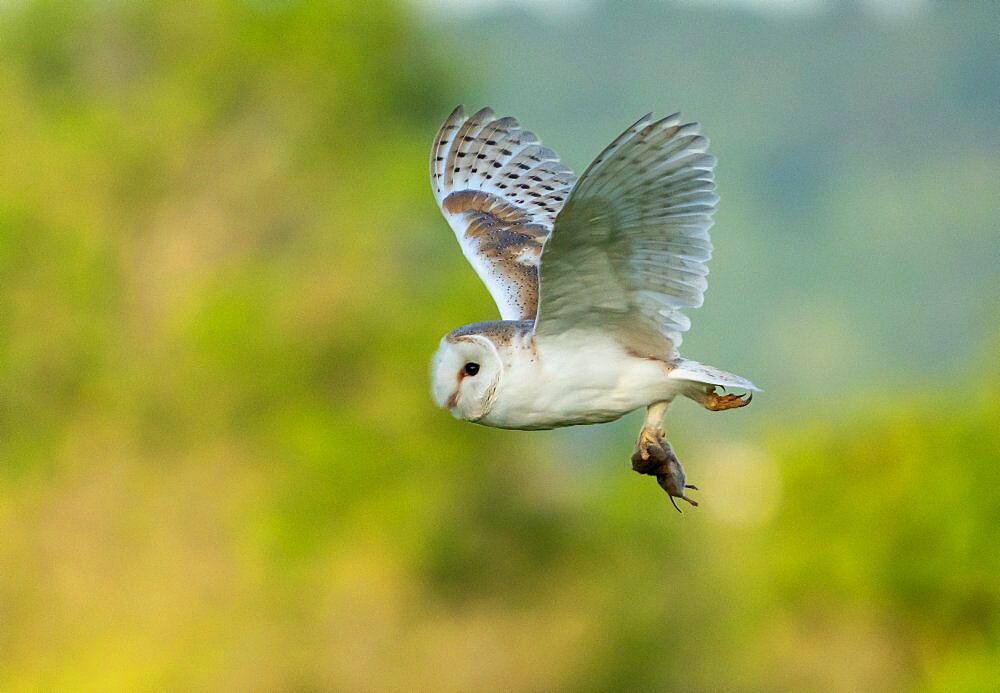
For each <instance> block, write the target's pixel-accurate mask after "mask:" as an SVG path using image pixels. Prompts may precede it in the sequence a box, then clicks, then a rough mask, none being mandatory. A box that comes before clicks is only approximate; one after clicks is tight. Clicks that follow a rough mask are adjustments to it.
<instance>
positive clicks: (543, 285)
mask: <svg viewBox="0 0 1000 693" xmlns="http://www.w3.org/2000/svg"><path fill="white" fill-rule="evenodd" d="M707 147H708V140H707V139H705V137H703V136H702V135H701V134H700V133H699V128H698V125H697V124H696V123H686V124H682V123H681V121H680V119H679V117H678V115H677V114H674V115H671V116H668V117H666V118H663V119H660V120H655V121H654V120H653V119H652V118H651V116H648V115H647V116H645V117H643V118H641V119H640V120H639V121H638V122H636V123H635V124H634V125H632V126H631V127H629V128H628V129H626V130H625V132H623V133H622V134H621V135H619V136H618V137H617V138H616V139H615V140H614V141H613V142H612V143H611V144H610V145H608V146H607V147H606V148H605V149H604V151H603V152H601V154H599V155H598V157H597V158H596V159H595V160H594V161H593V163H591V164H590V166H588V167H587V169H586V171H584V173H583V175H581V176H580V178H579V179H577V178H576V177H575V176H574V175H573V174H572V172H571V171H570V170H569V169H568V168H566V166H564V165H563V164H562V163H561V162H560V161H559V158H558V157H557V156H556V154H555V152H553V151H552V150H551V149H548V148H547V147H544V146H542V144H541V142H539V140H538V138H537V137H536V136H535V135H534V133H532V132H529V131H527V130H524V129H523V128H521V126H520V125H519V124H518V122H517V121H516V120H515V119H513V118H510V117H506V118H495V117H494V113H493V111H492V110H490V109H488V108H484V109H482V110H481V111H478V112H477V113H475V114H473V115H472V116H469V117H466V116H465V114H464V112H463V110H462V108H461V107H459V108H456V109H455V111H454V112H452V114H451V115H450V116H449V117H448V119H447V120H446V121H445V122H444V124H443V125H442V126H441V129H440V130H439V131H438V134H437V136H436V137H435V140H434V145H433V147H432V149H431V186H432V188H433V190H434V196H435V199H436V200H437V202H438V205H439V206H440V208H441V211H442V213H443V214H444V216H445V218H446V219H447V220H448V223H449V225H450V226H451V228H452V230H453V231H454V232H455V236H456V237H457V239H458V242H459V245H460V246H461V247H462V252H463V253H464V254H465V257H466V258H467V259H468V260H469V262H470V264H471V265H472V267H473V268H474V269H475V270H476V273H477V274H478V275H479V277H480V279H482V281H483V283H484V284H485V285H486V287H487V289H488V290H489V292H490V295H491V296H492V297H493V299H494V301H495V302H496V304H497V307H498V308H499V310H500V317H501V320H495V321H486V322H478V323H474V324H471V325H466V326H464V327H460V328H458V329H456V330H453V331H452V332H450V333H448V334H447V335H445V336H444V337H443V338H442V340H441V344H440V346H439V348H438V351H437V353H436V354H435V355H434V360H433V364H432V380H433V386H432V389H433V393H434V397H435V400H436V401H437V403H438V404H439V405H440V406H442V407H446V408H447V409H449V410H450V411H451V413H452V414H453V415H454V416H455V417H457V418H460V419H464V420H467V421H473V422H476V423H480V424H484V425H487V426H496V427H500V428H518V429H541V428H555V427H558V426H569V425H574V424H591V423H602V422H606V421H613V420H615V419H617V418H619V417H621V416H622V415H624V414H626V413H628V412H630V411H632V410H634V409H637V408H639V407H643V406H645V407H647V414H646V420H645V423H644V425H643V427H642V430H641V431H640V434H639V439H638V442H637V443H636V449H635V452H634V454H633V456H632V465H633V469H635V470H636V471H638V472H640V473H643V474H650V475H652V476H655V477H656V478H657V480H658V481H659V483H660V485H661V486H662V487H663V489H664V490H666V491H667V493H668V494H669V495H670V497H671V502H673V499H674V498H683V499H684V500H687V501H688V502H689V503H691V504H693V505H697V503H695V502H694V501H693V500H691V499H690V498H688V497H687V495H686V492H685V488H693V487H692V486H689V485H687V484H686V483H685V476H684V471H683V468H682V467H681V465H680V462H679V461H678V460H677V457H676V456H675V455H674V453H673V450H672V449H671V447H670V445H669V443H667V441H666V439H665V438H664V435H663V429H662V428H661V420H662V418H663V414H664V412H665V411H666V408H667V405H669V403H670V402H671V401H672V400H673V398H674V397H675V396H676V395H678V394H680V395H684V396H686V397H689V398H690V399H693V400H694V401H696V402H698V403H699V404H701V405H702V406H704V407H705V408H706V409H709V410H711V411H722V410H726V409H733V408H737V407H742V406H744V405H746V404H749V402H750V399H751V397H750V395H749V394H748V395H746V396H743V397H741V396H736V395H731V394H730V395H721V394H719V393H718V392H717V389H716V388H717V386H721V387H737V388H741V389H745V390H756V389H757V388H756V387H755V386H754V385H753V383H751V382H750V381H748V380H746V379H745V378H741V377H740V376H737V375H733V374H732V373H727V372H725V371H722V370H720V369H718V368H714V367H712V366H707V365H704V364H700V363H698V362H696V361H690V360H687V359H683V358H681V356H680V354H679V353H678V350H677V349H678V347H679V346H680V344H681V334H682V333H683V332H685V331H686V330H687V329H688V327H689V326H690V320H689V319H688V318H687V316H685V315H684V314H683V313H682V312H681V309H682V308H687V307H697V306H700V305H701V303H702V300H703V295H704V292H705V289H706V287H707V281H706V276H707V274H708V267H707V264H706V263H707V262H708V260H709V258H710V257H711V254H712V245H711V242H710V240H709V235H708V231H709V228H710V227H711V225H712V213H713V212H714V211H715V205H716V203H717V202H718V196H717V195H716V194H715V181H714V173H713V171H714V167H715V158H714V157H713V156H712V155H710V154H708V153H707ZM675 507H676V504H675Z"/></svg>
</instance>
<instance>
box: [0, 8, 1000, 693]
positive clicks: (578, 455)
mask: <svg viewBox="0 0 1000 693" xmlns="http://www.w3.org/2000/svg"><path fill="white" fill-rule="evenodd" d="M0 28H2V33H3V37H4V38H3V40H2V41H0V92H2V93H3V94H4V105H3V106H2V107H0V132H2V133H4V135H3V143H2V145H0V280H2V291H0V688H2V689H5V690H7V689H9V690H22V689H24V690H29V689H30V690H33V689H49V690H74V689H89V690H114V689H117V690H136V689H161V688H168V689H181V690H189V689H211V690H218V689H223V690H225V689H296V688H307V689H310V688H313V689H321V690H361V689H395V690H402V689H423V690H432V689H433V690H441V689H445V690H469V689H477V688H482V687H488V686H489V687H497V686H503V687H507V688H513V689H531V690H539V689H551V688H564V689H572V690H579V689H594V690H607V689H609V688H635V687H639V688H644V689H664V688H668V689H670V688H695V689H707V688H718V687H741V688H752V689H765V688H766V689H770V688H775V687H780V688H791V689H801V688H831V687H834V688H843V689H848V688H858V687H864V688H871V687H877V688H893V687H900V686H918V687H924V688H927V689H940V690H955V689H956V688H965V689H969V690H972V689H976V688H982V687H986V685H987V684H988V683H989V682H990V681H996V680H997V679H998V678H1000V667H998V665H997V662H998V661H1000V648H998V641H1000V632H998V631H1000V591H998V585H1000V579H998V577H1000V565H998V558H997V557H998V555H1000V554H998V553H997V551H996V549H995V547H996V546H997V545H1000V536H998V528H1000V517H998V515H997V513H998V510H997V508H998V507H1000V506H998V505H997V504H996V502H995V500H996V498H995V493H994V491H995V489H996V488H997V487H998V483H997V482H998V481H1000V479H998V477H997V475H998V471H997V470H998V469H1000V466H998V462H1000V459H998V450H1000V405H998V404H997V401H996V399H995V395H994V393H995V391H996V388H997V387H998V386H1000V371H998V370H997V368H996V366H995V364H996V363H997V358H998V357H1000V349H996V348H995V349H993V350H992V351H988V352H987V353H986V354H985V357H984V358H983V359H982V362H983V363H984V364H987V365H986V366H985V367H984V369H983V372H981V373H969V374H968V376H967V377H965V378H964V379H963V380H962V381H961V382H959V383H955V382H954V381H952V382H949V383H945V384H944V385H943V386H942V391H941V393H940V396H930V395H927V394H923V395H920V394H916V393H915V392H914V390H913V389H907V388H906V387H905V386H903V385H900V386H899V388H893V387H890V386H888V385H887V386H886V388H885V389H879V390H878V391H876V392H874V393H873V395H872V396H871V397H870V398H869V400H867V401H851V400H845V402H844V404H845V411H846V413H844V414H842V415H841V417H840V418H837V419H825V420H822V421H819V420H817V421H816V422H812V423H802V420H803V417H802V416H800V415H796V416H795V417H792V418H794V419H795V425H794V426H789V425H788V420H787V418H786V419H782V418H781V416H780V414H778V415H775V416H773V417H772V418H771V419H769V420H760V421H761V424H760V428H759V430H755V431H754V435H753V437H752V438H748V439H747V440H738V441H734V440H730V441H728V442H727V441H722V440H717V439H715V438H713V437H712V433H711V432H712V431H713V430H714V431H716V434H717V431H718V430H719V429H718V428H713V426H715V425H718V426H719V427H720V428H721V424H719V420H718V419H715V418H711V417H707V415H706V418H698V419H693V418H692V419H691V420H692V421H695V420H696V421H698V422H699V425H700V426H701V427H702V428H703V435H702V440H701V441H698V440H697V439H696V437H695V433H693V432H690V431H688V432H681V433H680V435H679V437H678V440H680V441H681V442H682V443H683V444H684V446H683V448H682V447H681V446H679V449H685V450H686V453H685V455H684V456H685V459H687V460H690V461H689V462H688V471H689V474H690V475H691V476H692V478H694V479H695V481H697V482H700V483H701V485H702V486H703V487H704V489H705V490H704V492H703V495H702V500H703V501H704V505H703V507H702V508H699V509H698V510H697V511H692V512H689V513H687V514H686V515H685V516H684V517H683V518H679V517H677V516H675V514H674V513H673V511H672V509H670V508H669V506H668V505H667V504H666V499H665V497H664V496H663V495H662V492H661V491H660V490H659V489H658V488H657V487H656V486H655V485H653V484H650V483H648V480H645V479H639V478H637V477H635V476H634V475H632V474H631V473H630V472H628V470H627V452H628V451H629V449H630V445H631V442H630V438H631V436H632V435H633V434H634V431H633V430H631V428H630V427H628V426H626V427H610V428H608V429H607V430H608V431H610V433H606V434H605V435H607V436H610V439H611V440H610V442H608V443H602V442H601V441H598V440H596V439H585V438H582V437H581V436H587V435H592V434H590V433H587V432H573V433H571V434H569V435H560V434H555V433H532V434H527V433H517V432H503V431H493V430H488V429H483V428H478V427H474V426H470V425H463V424H459V423H457V422H454V421H452V420H450V418H449V417H447V416H446V415H445V414H443V413H442V412H439V411H437V410H435V409H434V408H433V406H432V404H431V402H430V399H429V397H428V393H427V359H428V356H429V354H430V353H431V351H432V350H433V349H434V347H435V345H436V342H437V339H438V338H439V336H440V334H441V333H443V332H444V331H445V330H447V329H449V328H451V327H453V326H456V325H459V324H461V323H462V322H466V321H469V320H471V319H475V318H477V317H483V316H488V315H491V314H492V310H493V309H492V308H491V307H490V305H489V299H488V296H486V294H485V292H484V291H482V290H481V288H480V287H478V286H477V283H476V279H475V277H473V276H471V273H470V272H469V270H468V268H467V267H466V266H465V265H464V263H463V262H462V260H461V258H460V257H459V253H458V251H457V249H456V248H455V246H454V241H453V239H452V238H451V237H450V234H449V233H448V231H447V229H446V228H445V227H444V224H443V222H442V221H441V220H440V218H439V216H438V212H437V210H436V209H435V208H434V204H433V201H432V199H431V196H430V195H429V194H428V186H427V181H426V170H425V167H426V164H425V159H426V150H427V146H428V138H429V135H430V133H432V132H433V130H434V128H435V127H436V126H437V124H438V122H439V121H440V119H441V118H442V117H443V115H444V114H446V113H447V112H448V111H449V110H450V108H451V107H452V106H453V105H454V104H453V103H452V101H453V98H454V96H455V94H456V93H458V92H460V91H461V90H462V85H463V81H462V80H469V81H470V83H471V80H472V79H473V76H472V75H471V74H464V73H471V72H472V71H471V70H469V69H468V67H467V66H464V65H463V64H461V61H459V63H458V64H456V61H455V60H454V59H453V58H452V57H449V53H448V43H447V37H442V36H435V35H434V34H433V33H432V32H431V31H430V30H428V29H427V28H423V29H421V28H418V26H417V22H416V21H415V19H414V17H412V16H410V15H408V14H407V13H406V11H405V10H404V8H400V7H397V6H392V5H387V4H384V3H366V4H365V7H364V9H363V10H362V9H360V8H359V6H357V5H355V4H354V3H349V2H310V3H306V2H283V3H269V2H250V1H247V2H235V1H231V2H224V1H222V0H211V1H209V2H203V3H197V4H183V3H150V2H139V3H106V2H83V3H76V4H72V5H68V4H66V3H57V2H25V3H18V4H15V5H13V6H10V7H6V8H4V9H3V11H2V14H0ZM994 346H1000V344H994ZM769 395H770V393H769ZM770 396H773V395H770ZM817 418H818V417H817ZM581 440H584V441H585V442H584V443H581V442H580V441H581ZM605 451H606V452H605Z"/></svg>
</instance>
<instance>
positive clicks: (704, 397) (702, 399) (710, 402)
mask: <svg viewBox="0 0 1000 693" xmlns="http://www.w3.org/2000/svg"><path fill="white" fill-rule="evenodd" d="M719 387H721V386H719ZM722 390H723V391H725V388H724V387H723V388H722ZM695 401H697V402H698V403H699V404H701V406H703V407H705V409H708V410H709V411H725V410H727V409H739V408H740V407H745V406H746V405H748V404H750V402H752V401H753V393H752V392H747V393H746V394H745V395H720V394H719V393H718V392H716V387H715V386H710V387H709V389H708V391H707V392H703V393H700V394H698V396H697V397H695Z"/></svg>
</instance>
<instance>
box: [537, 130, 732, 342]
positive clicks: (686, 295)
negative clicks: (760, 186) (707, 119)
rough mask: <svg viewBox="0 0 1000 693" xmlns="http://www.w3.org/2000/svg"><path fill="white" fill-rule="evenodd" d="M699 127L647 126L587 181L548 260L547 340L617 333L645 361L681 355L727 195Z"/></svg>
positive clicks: (543, 316) (611, 149) (590, 171)
mask: <svg viewBox="0 0 1000 693" xmlns="http://www.w3.org/2000/svg"><path fill="white" fill-rule="evenodd" d="M707 147H708V140H707V139H705V138H704V137H703V136H702V135H701V134H699V129H698V124H697V123H688V124H683V125H682V124H681V122H680V120H679V118H678V115H677V114H675V115H672V116H669V117H667V118H664V119H662V120H658V121H655V122H651V118H650V116H646V117H645V118H642V119H640V120H639V122H637V123H636V124H635V125H633V126H632V127H630V128H628V129H627V130H626V131H625V132H624V133H622V134H621V135H620V136H619V137H618V138H617V139H616V140H615V141H614V142H612V143H611V144H610V145H609V146H608V147H607V148H606V149H605V150H604V151H603V152H602V153H601V154H600V155H599V156H598V157H597V159H595V160H594V162H593V163H592V164H591V165H590V166H589V167H588V168H587V170H586V171H585V172H584V173H583V175H581V176H580V180H579V181H578V182H577V184H576V187H574V189H573V191H572V193H571V194H570V196H569V199H568V200H567V201H566V204H565V206H564V207H563V209H562V211H561V212H560V213H559V215H558V217H557V218H556V222H555V229H554V230H553V232H552V235H551V236H550V237H549V239H548V241H547V242H546V244H545V251H544V253H543V255H542V265H541V278H540V282H541V285H540V292H541V304H540V306H539V311H538V317H537V320H536V327H535V329H536V332H537V333H538V334H557V333H561V332H565V331H566V330H569V329H572V328H581V327H582V328H587V329H596V330H601V331H605V332H611V333H613V334H614V335H615V337H616V339H618V340H619V341H620V342H621V343H622V344H624V345H625V346H626V347H627V348H629V349H631V350H633V351H635V352H636V353H638V354H641V355H643V356H655V357H660V358H664V357H666V358H669V357H673V356H675V355H676V349H677V346H678V345H680V343H681V333H682V332H684V331H686V330H687V329H688V327H689V326H690V324H691V321H690V320H689V319H688V318H687V316H685V315H684V314H683V313H681V309H682V308H685V307H696V306H700V305H701V303H702V300H703V294H704V292H705V289H706V287H707V286H708V282H707V281H706V279H705V277H706V275H707V274H708V267H707V264H706V263H707V262H708V260H709V258H710V257H711V255H712V244H711V242H710V240H709V236H708V230H709V228H710V227H711V225H712V213H713V212H714V211H715V205H716V202H717V201H718V196H717V195H716V194H715V181H714V173H713V170H714V167H715V157H713V156H711V155H710V154H707V153H706V149H707Z"/></svg>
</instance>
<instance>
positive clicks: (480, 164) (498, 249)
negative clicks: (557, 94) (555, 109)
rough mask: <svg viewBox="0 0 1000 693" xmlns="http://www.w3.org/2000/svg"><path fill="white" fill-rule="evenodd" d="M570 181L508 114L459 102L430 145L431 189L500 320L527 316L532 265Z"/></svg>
mask: <svg viewBox="0 0 1000 693" xmlns="http://www.w3.org/2000/svg"><path fill="white" fill-rule="evenodd" d="M575 182H576V177H575V176H574V175H573V174H572V172H570V170H569V169H568V168H566V167H565V166H563V165H562V164H561V163H560V162H559V158H558V157H557V156H556V154H555V152H553V151H552V150H551V149H548V148H547V147H543V146H542V144H541V142H539V141H538V138H537V137H536V136H535V135H534V133H531V132H529V131H527V130H524V129H522V128H521V126H520V125H519V124H518V122H517V121H516V120H514V119H513V118H494V117H493V111H492V110H490V109H489V108H484V109H483V110H481V111H479V112H477V113H475V114H473V115H472V116H469V117H468V118H467V117H466V116H465V113H464V112H463V111H462V107H461V106H459V107H458V108H456V109H455V110H454V112H452V114H451V115H450V116H449V117H448V120H446V121H445V123H444V125H442V126H441V129H440V130H439V131H438V134H437V137H436V138H435V139H434V146H433V148H432V149H431V187H432V188H433V190H434V197H435V199H436V200H437V203H438V206H439V207H440V208H441V212H442V213H443V214H444V216H445V218H446V219H447V220H448V224H449V225H450V226H451V228H452V230H454V232H455V236H456V237H457V238H458V243H459V245H460V246H461V247H462V252H463V253H464V255H465V257H466V259H468V261H469V263H470V264H471V265H472V267H473V268H474V269H475V270H476V273H477V274H478V275H479V278H480V279H481V280H482V281H483V283H484V284H485V285H486V288H487V289H488V290H489V292H490V295H491V296H492V297H493V300H494V301H496V304H497V307H498V308H499V309H500V316H501V318H502V319H504V320H532V319H534V317H535V313H536V312H537V307H538V262H539V258H540V257H541V254H542V245H543V244H544V242H545V239H546V238H547V237H548V235H549V233H550V232H551V231H552V223H553V221H554V219H555V217H556V214H558V212H559V210H560V209H562V205H563V202H564V201H565V200H566V198H567V196H568V195H569V191H570V189H571V188H572V187H573V184H574V183H575Z"/></svg>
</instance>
